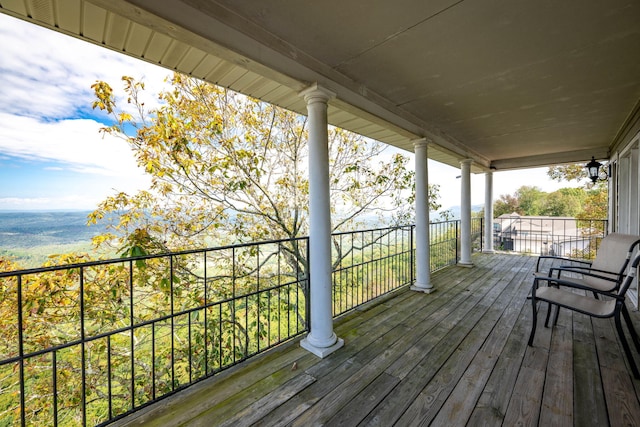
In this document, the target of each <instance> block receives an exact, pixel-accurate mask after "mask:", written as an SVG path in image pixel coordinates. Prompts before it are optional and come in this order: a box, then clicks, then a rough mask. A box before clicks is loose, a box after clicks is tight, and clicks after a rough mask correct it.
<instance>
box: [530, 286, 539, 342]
mask: <svg viewBox="0 0 640 427" xmlns="http://www.w3.org/2000/svg"><path fill="white" fill-rule="evenodd" d="M531 306H532V307H533V319H531V335H529V347H533V337H534V336H535V335H536V324H537V323H538V307H537V304H536V299H535V297H533V296H532V297H531Z"/></svg>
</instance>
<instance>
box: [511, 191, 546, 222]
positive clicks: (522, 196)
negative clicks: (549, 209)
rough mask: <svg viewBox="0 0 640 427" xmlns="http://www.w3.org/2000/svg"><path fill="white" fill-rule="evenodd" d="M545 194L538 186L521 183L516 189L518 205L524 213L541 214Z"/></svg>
mask: <svg viewBox="0 0 640 427" xmlns="http://www.w3.org/2000/svg"><path fill="white" fill-rule="evenodd" d="M545 194H546V193H544V192H543V191H542V190H540V188H538V187H534V186H528V185H523V186H522V187H520V188H519V189H518V190H517V191H516V198H517V199H518V205H519V207H520V210H521V211H522V212H523V214H524V215H527V216H536V215H541V214H542V211H543V209H544V198H545Z"/></svg>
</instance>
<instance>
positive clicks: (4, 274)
mask: <svg viewBox="0 0 640 427" xmlns="http://www.w3.org/2000/svg"><path fill="white" fill-rule="evenodd" d="M308 239H309V237H306V236H305V237H293V238H289V239H277V240H265V241H261V242H249V243H234V244H231V245H224V246H216V247H208V248H200V249H186V250H183V251H175V252H163V253H159V254H149V255H141V256H136V257H122V258H110V259H103V260H94V261H85V262H79V263H74V264H63V265H52V266H49V267H37V268H28V269H24V270H12V271H3V272H0V278H2V277H12V276H21V275H28V274H37V273H45V272H51V271H59V270H70V269H74V268H85V267H95V266H99V265H106V264H116V263H124V262H135V261H141V260H148V259H156V258H163V257H170V256H181V255H191V254H196V253H201V252H214V251H221V250H227V249H237V248H246V247H251V246H259V245H268V244H274V243H283V242H293V241H304V240H308Z"/></svg>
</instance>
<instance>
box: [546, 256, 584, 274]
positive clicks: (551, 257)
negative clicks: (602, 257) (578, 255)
mask: <svg viewBox="0 0 640 427" xmlns="http://www.w3.org/2000/svg"><path fill="white" fill-rule="evenodd" d="M543 260H554V261H564V262H571V263H574V264H582V265H591V261H584V260H579V259H573V258H567V257H561V256H553V255H540V256H539V257H538V261H537V262H536V273H538V272H540V262H541V261H543Z"/></svg>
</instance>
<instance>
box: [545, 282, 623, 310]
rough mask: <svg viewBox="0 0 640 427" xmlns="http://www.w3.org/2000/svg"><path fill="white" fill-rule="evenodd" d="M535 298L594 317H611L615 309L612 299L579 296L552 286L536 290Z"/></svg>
mask: <svg viewBox="0 0 640 427" xmlns="http://www.w3.org/2000/svg"><path fill="white" fill-rule="evenodd" d="M535 298H536V300H542V301H547V302H550V303H552V304H557V305H559V306H562V307H566V308H570V309H572V310H575V311H579V312H581V313H584V314H588V315H591V316H595V317H611V316H612V315H613V312H614V310H615V308H616V300H614V299H608V300H602V299H595V298H594V297H593V296H584V295H579V294H576V293H575V292H570V291H565V290H562V289H557V288H554V287H552V286H543V287H540V288H538V289H537V290H536V296H535Z"/></svg>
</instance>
